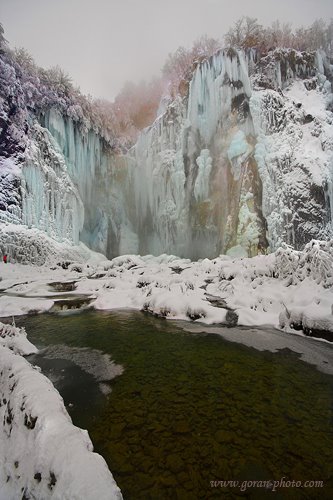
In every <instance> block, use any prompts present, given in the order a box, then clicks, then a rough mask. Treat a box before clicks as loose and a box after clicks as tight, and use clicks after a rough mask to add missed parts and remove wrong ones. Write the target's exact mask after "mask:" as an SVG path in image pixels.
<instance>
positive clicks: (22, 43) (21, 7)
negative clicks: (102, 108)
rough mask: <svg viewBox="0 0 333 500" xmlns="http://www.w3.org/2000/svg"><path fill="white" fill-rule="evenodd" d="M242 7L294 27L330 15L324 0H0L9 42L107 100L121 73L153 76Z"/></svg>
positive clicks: (123, 77) (132, 77) (220, 30)
mask: <svg viewBox="0 0 333 500" xmlns="http://www.w3.org/2000/svg"><path fill="white" fill-rule="evenodd" d="M242 15H248V16H251V17H256V18H258V21H259V22H260V23H262V24H264V25H269V24H271V23H272V22H273V21H274V20H276V19H279V20H280V21H281V22H290V23H292V25H293V26H294V27H296V26H299V25H309V24H311V23H312V22H313V21H314V20H315V19H318V18H323V19H324V20H328V19H329V18H330V17H332V16H333V8H332V2H331V1H330V0H319V1H317V2H313V1H312V0H280V2H279V3H277V2H276V1H275V0H254V1H252V2H251V4H249V2H248V1H246V0H238V2H237V3H235V2H233V3H231V2H230V1H226V0H168V1H167V2H166V1H162V0H140V1H139V2H138V1H137V0H95V1H94V2H91V1H90V0H57V2H54V1H52V0H29V1H26V0H1V5H0V21H1V22H2V23H3V27H4V29H5V36H6V38H7V40H8V42H9V44H10V46H11V47H24V48H25V49H26V50H28V52H30V53H31V55H32V56H33V57H34V59H35V61H36V63H37V64H38V65H40V66H42V67H45V68H49V67H52V66H55V65H59V66H61V67H62V68H63V69H64V70H65V71H66V72H67V73H68V74H69V75H70V76H71V77H72V79H73V82H74V84H75V85H77V86H79V87H80V88H81V90H82V92H83V93H85V94H91V95H92V96H94V97H103V98H106V99H110V100H113V99H114V98H115V96H116V95H117V93H118V92H119V91H120V90H121V88H122V87H123V85H124V83H125V82H126V81H133V82H139V81H140V80H142V79H150V78H151V77H153V76H154V75H156V76H158V75H159V73H160V70H161V68H162V66H163V63H164V61H165V59H166V57H167V55H168V54H169V53H170V52H173V51H175V50H176V49H177V48H178V47H179V46H181V45H182V46H185V47H190V46H191V45H192V43H193V41H194V40H195V39H197V38H198V37H200V36H201V35H204V34H207V35H208V36H211V37H215V38H219V39H221V38H222V37H223V35H224V34H225V32H226V31H227V30H228V29H229V27H230V26H231V25H232V24H233V23H234V22H235V20H236V19H238V18H239V17H241V16H242Z"/></svg>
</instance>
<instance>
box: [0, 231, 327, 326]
mask: <svg viewBox="0 0 333 500" xmlns="http://www.w3.org/2000/svg"><path fill="white" fill-rule="evenodd" d="M332 263H333V241H328V242H320V241H315V240H313V241H312V242H310V243H309V244H308V245H306V246H305V248H304V250H303V251H295V250H293V249H292V248H291V247H290V246H288V245H283V246H282V247H281V248H279V249H278V250H277V251H276V252H275V253H272V254H269V255H258V256H256V257H253V258H232V257H231V256H220V257H217V258H215V259H212V260H209V259H203V260H200V261H197V262H191V261H190V260H189V259H180V258H178V257H176V256H173V255H165V254H163V255H161V256H159V257H154V256H151V255H147V256H144V257H140V256H138V255H123V256H121V257H117V258H115V259H113V260H111V261H102V260H101V261H99V262H96V263H95V264H94V265H92V264H91V265H90V267H85V266H83V267H82V270H81V272H78V271H76V270H73V269H72V268H69V269H68V270H64V269H62V268H59V267H56V268H54V269H51V270H50V269H47V268H40V275H39V276H38V275H36V273H35V268H32V267H29V266H21V267H20V269H19V270H17V274H16V276H15V277H14V276H10V268H9V266H10V265H9V264H7V265H4V264H0V277H2V278H3V280H2V282H1V288H2V289H3V290H4V291H9V292H11V296H10V297H9V296H5V295H4V296H2V297H0V316H1V314H3V315H5V313H6V315H9V314H13V311H16V314H24V312H26V311H27V310H29V307H30V308H31V309H33V308H34V307H36V304H35V303H34V302H33V301H36V300H39V301H41V302H40V304H39V307H40V308H41V309H42V308H43V307H44V308H45V309H47V308H48V307H49V305H50V304H49V303H48V302H50V303H52V304H53V302H52V301H55V300H56V297H54V296H52V300H50V299H47V296H48V295H50V294H51V293H53V294H54V291H53V292H51V291H50V287H49V284H50V282H52V281H59V282H60V283H64V284H65V285H66V284H67V283H69V280H71V281H70V283H73V289H74V290H73V291H72V292H70V293H71V294H72V295H73V299H75V295H78V294H79V295H80V296H88V297H89V299H90V300H91V302H90V307H95V308H96V309H100V310H111V309H119V308H133V309H138V310H143V311H147V312H149V313H151V314H154V315H157V316H160V317H164V318H171V319H182V320H191V321H198V322H202V323H206V324H224V325H229V326H234V325H235V324H239V325H246V326H259V325H273V326H278V325H280V326H281V327H285V328H290V327H291V325H292V324H293V323H294V324H297V325H301V326H302V325H303V324H304V327H305V328H308V327H309V326H308V325H310V324H316V325H317V327H318V328H319V329H325V330H326V329H328V331H332V332H333V325H331V322H330V319H331V318H332V319H333V316H332V310H331V308H332V304H333V293H332V290H333V287H332V285H333V264H332ZM13 267H16V266H13ZM15 283H16V284H15ZM13 293H19V294H20V295H21V296H20V297H14V296H13ZM22 295H23V297H22ZM41 296H43V297H44V298H42V297H41ZM37 297H39V298H38V299H37ZM59 298H60V297H59ZM20 301H21V302H20ZM9 305H10V307H9ZM20 311H21V312H20ZM286 311H287V312H288V313H287V316H286V315H285V314H286ZM301 313H302V319H301V320H297V321H296V319H295V320H293V319H292V318H293V317H294V316H293V315H295V318H299V316H300V314H301ZM288 315H289V316H288ZM290 318H291V319H290ZM320 318H326V319H325V321H322V322H321V323H320ZM306 325H307V326H306ZM309 328H310V327H309Z"/></svg>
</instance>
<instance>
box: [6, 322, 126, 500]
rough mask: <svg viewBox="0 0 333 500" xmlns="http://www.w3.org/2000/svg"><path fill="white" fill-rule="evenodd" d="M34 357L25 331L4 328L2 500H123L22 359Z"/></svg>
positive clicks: (49, 389)
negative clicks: (48, 499)
mask: <svg viewBox="0 0 333 500" xmlns="http://www.w3.org/2000/svg"><path fill="white" fill-rule="evenodd" d="M34 352H36V349H35V347H34V346H33V345H32V344H31V343H30V342H29V341H28V340H27V339H26V334H25V332H24V330H20V329H18V328H14V327H12V326H9V325H4V324H2V323H0V366H1V371H0V419H1V422H3V425H2V426H1V427H0V449H1V454H0V499H1V500H16V499H18V498H26V499H28V498H30V499H33V498H35V499H37V498H39V499H41V498H52V499H59V500H60V499H61V500H64V499H68V500H69V499H70V500H74V499H77V500H82V499H86V500H88V499H91V500H96V499H105V500H111V499H121V498H122V495H121V493H120V490H119V488H118V487H117V485H116V483H115V481H114V479H113V477H112V474H111V473H110V471H109V469H108V467H107V465H106V463H105V461H104V459H103V458H102V457H101V456H100V455H98V454H96V453H93V446H92V443H91V441H90V439H89V436H88V433H87V431H84V430H82V429H79V428H78V427H75V426H74V425H73V424H72V421H71V419H70V417H69V415H68V413H67V411H66V409H65V407H64V403H63V400H62V398H61V397H60V395H59V393H58V392H57V391H56V389H55V388H54V387H53V385H52V384H51V382H50V381H49V380H48V379H47V378H46V377H45V376H44V375H42V374H41V373H40V372H39V370H38V369H37V368H36V367H33V366H32V365H30V364H29V363H28V362H27V361H26V360H25V359H24V358H23V357H22V356H21V354H30V353H34Z"/></svg>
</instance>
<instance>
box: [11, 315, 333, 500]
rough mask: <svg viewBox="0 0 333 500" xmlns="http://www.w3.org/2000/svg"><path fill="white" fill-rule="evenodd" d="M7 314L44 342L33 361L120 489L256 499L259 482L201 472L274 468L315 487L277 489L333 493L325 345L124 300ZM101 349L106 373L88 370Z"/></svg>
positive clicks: (263, 474) (265, 474)
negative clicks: (223, 483) (205, 322)
mask: <svg viewBox="0 0 333 500" xmlns="http://www.w3.org/2000/svg"><path fill="white" fill-rule="evenodd" d="M17 323H18V324H19V326H20V325H21V324H24V325H25V326H26V330H27V332H28V336H29V339H30V340H31V341H32V342H33V343H34V344H36V345H37V347H39V348H41V349H42V348H46V349H45V351H43V350H42V351H41V352H40V354H39V355H37V356H35V357H34V358H31V361H32V362H33V363H35V364H39V365H40V366H41V367H42V369H43V371H44V373H46V374H47V375H48V376H50V378H51V379H52V381H53V382H54V384H55V386H56V387H57V388H58V390H59V391H60V392H61V394H62V395H63V397H64V400H65V404H66V406H67V408H68V411H69V413H70V414H71V416H72V418H73V421H74V423H75V424H76V425H79V426H82V427H84V428H87V429H88V431H89V434H90V436H91V439H92V441H93V443H94V446H95V449H96V451H97V452H99V453H101V454H102V455H103V456H104V458H105V459H106V461H107V462H108V464H109V467H110V469H111V471H112V473H113V475H114V478H115V480H116V481H117V484H118V485H119V487H120V488H121V491H122V493H123V495H124V498H125V500H127V499H140V498H144V499H149V498H152V499H156V498H158V499H164V498H165V499H168V498H184V499H185V498H191V499H192V498H193V499H196V498H239V496H244V495H245V497H247V498H249V496H248V495H249V494H251V498H259V496H260V494H264V493H265V492H264V491H259V490H255V491H254V490H252V489H248V490H247V491H245V492H241V491H240V486H238V487H228V488H221V487H212V486H211V481H219V480H235V481H239V485H240V484H241V483H242V481H244V480H269V479H270V480H279V479H281V478H282V477H286V478H288V479H290V480H293V479H294V480H299V481H306V480H313V481H317V480H320V481H323V484H324V487H323V488H320V491H319V490H318V489H316V488H306V489H305V488H303V489H297V490H292V489H291V490H287V489H283V488H282V489H281V491H280V494H282V497H279V498H319V497H320V498H331V497H332V488H333V483H332V477H333V476H332V474H333V470H332V464H333V450H332V446H331V443H332V438H333V427H332V422H333V378H332V376H331V375H329V373H332V371H333V347H332V345H331V344H328V343H325V342H319V341H316V340H314V339H309V338H304V337H297V336H295V335H293V336H292V335H287V334H285V333H281V332H278V331H274V330H269V329H267V330H264V329H262V330H255V329H249V328H237V329H217V328H214V327H206V326H201V325H198V324H196V325H191V324H189V323H184V322H171V321H165V320H161V319H156V318H154V317H152V316H149V315H146V314H143V313H139V312H129V311H122V312H118V311H117V312H112V313H100V312H92V311H89V312H84V313H81V314H73V315H59V314H44V315H37V316H31V317H24V318H23V317H22V318H20V319H19V320H18V321H17ZM203 330H205V331H204V333H202V332H203ZM207 332H211V333H219V334H221V333H222V334H223V336H224V337H225V338H223V336H221V335H210V334H208V333H207ZM230 340H236V342H230ZM245 344H246V345H245ZM87 349H88V350H87ZM273 351H274V352H273ZM293 351H296V352H293ZM82 352H85V353H86V356H85V358H86V361H84V360H83V361H82V359H80V358H82V356H81V355H80V353H82ZM87 353H88V355H87ZM89 353H90V354H89ZM105 354H107V355H109V356H108V359H109V361H110V363H111V365H110V363H106V365H108V367H109V368H110V366H113V369H111V371H109V372H108V369H109V368H107V369H106V372H103V371H102V372H101V370H100V369H97V367H98V366H99V368H100V367H101V363H100V360H101V359H102V358H103V356H105ZM99 356H100V358H99ZM301 357H302V359H303V360H304V361H309V363H307V362H304V361H303V360H301ZM83 358H84V356H83ZM87 359H88V360H90V362H87ZM103 359H104V361H105V359H106V358H103ZM310 363H311V364H310ZM316 366H317V367H319V368H320V369H321V370H323V371H325V372H326V373H323V371H319V370H318V369H317V368H316ZM121 367H123V369H124V370H123V372H122V373H121ZM114 370H115V371H116V372H115V371H114ZM115 375H117V376H115ZM114 376H115V378H113V377H114ZM105 386H107V387H108V388H109V389H110V388H111V393H109V394H106V393H107V392H108V391H105ZM318 491H319V493H318ZM246 495H247V496H246ZM253 495H254V496H253ZM288 495H289V496H288ZM318 495H319V496H318ZM260 498H261V497H260Z"/></svg>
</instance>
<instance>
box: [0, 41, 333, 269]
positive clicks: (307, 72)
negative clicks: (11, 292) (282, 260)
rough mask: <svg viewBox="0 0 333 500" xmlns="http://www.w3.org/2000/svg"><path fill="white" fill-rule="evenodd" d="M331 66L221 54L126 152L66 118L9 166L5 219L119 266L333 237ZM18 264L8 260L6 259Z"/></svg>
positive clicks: (309, 57) (40, 127)
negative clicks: (130, 260) (146, 258)
mask: <svg viewBox="0 0 333 500" xmlns="http://www.w3.org/2000/svg"><path fill="white" fill-rule="evenodd" d="M330 79H332V67H331V66H330V64H329V62H328V59H327V58H326V56H325V55H324V54H323V53H322V52H320V51H318V52H317V53H316V54H315V55H314V54H307V53H299V52H296V51H294V50H286V49H285V50H282V49H276V50H275V51H272V52H269V53H268V55H266V56H265V57H260V56H259V54H258V53H256V52H255V51H254V50H251V51H248V52H246V53H245V52H243V51H235V50H233V49H228V50H221V51H219V52H218V53H216V54H215V55H214V56H213V57H211V58H210V59H208V60H205V61H203V62H201V63H200V64H198V65H197V67H196V69H195V70H194V73H193V77H192V80H191V81H190V82H187V83H188V88H187V90H186V91H185V92H183V95H178V97H177V98H175V99H174V100H173V101H170V100H169V102H167V101H166V100H165V99H164V100H163V109H162V107H161V109H160V110H161V114H160V115H159V116H158V118H157V119H156V121H155V122H154V123H153V125H152V126H151V127H149V128H147V129H145V130H144V131H143V132H142V133H141V135H140V136H139V139H138V141H137V144H136V145H135V146H134V147H133V148H132V149H131V150H130V151H129V152H128V153H127V154H126V155H124V154H119V153H118V154H115V153H114V152H113V151H112V150H111V149H110V147H108V146H107V144H106V143H105V141H104V140H103V139H102V138H101V137H100V136H99V135H98V134H97V133H96V132H95V131H93V130H91V129H88V130H85V129H84V127H82V125H81V126H79V124H78V122H76V121H75V120H74V119H73V118H71V117H68V116H64V115H63V114H61V113H60V112H59V111H57V110H56V109H55V108H51V109H49V110H48V111H46V112H44V114H40V115H39V116H37V117H36V116H32V117H31V122H32V125H30V135H29V138H28V140H27V148H26V153H25V157H24V161H23V162H22V161H21V162H20V163H18V162H17V161H16V160H15V158H14V159H8V158H6V159H3V160H1V177H2V179H1V184H2V186H3V193H2V194H1V197H0V208H1V211H0V218H1V221H3V222H11V223H15V224H24V225H25V226H27V227H28V228H37V229H40V230H42V231H44V232H45V233H46V234H47V235H49V236H50V237H52V238H53V239H55V240H57V241H59V242H62V241H64V242H68V243H71V244H75V245H77V244H78V242H79V241H82V242H84V243H85V244H87V245H88V246H89V247H90V248H92V249H93V250H96V251H98V252H102V253H104V254H105V255H107V256H108V257H113V256H115V255H119V254H123V253H140V254H146V253H152V254H155V255H158V254H160V253H164V252H166V253H170V254H175V255H179V256H183V257H190V258H192V259H196V258H200V257H211V258H212V257H215V256H216V255H219V254H221V253H228V254H230V255H244V256H253V255H257V254H258V253H265V252H267V251H274V250H276V249H277V248H278V247H279V246H280V245H281V243H283V242H287V243H288V244H292V245H294V246H295V247H296V248H302V247H303V246H304V245H305V244H306V243H307V242H308V241H310V240H311V239H312V238H321V239H327V238H330V237H332V216H333V114H332V111H331V106H332V92H331V83H330ZM7 252H8V250H7Z"/></svg>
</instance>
